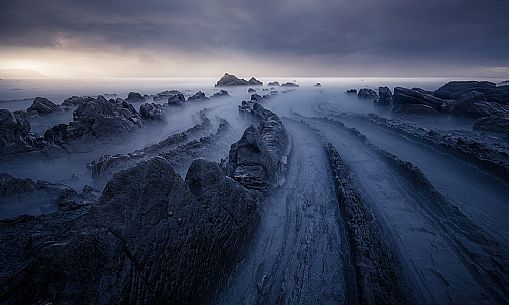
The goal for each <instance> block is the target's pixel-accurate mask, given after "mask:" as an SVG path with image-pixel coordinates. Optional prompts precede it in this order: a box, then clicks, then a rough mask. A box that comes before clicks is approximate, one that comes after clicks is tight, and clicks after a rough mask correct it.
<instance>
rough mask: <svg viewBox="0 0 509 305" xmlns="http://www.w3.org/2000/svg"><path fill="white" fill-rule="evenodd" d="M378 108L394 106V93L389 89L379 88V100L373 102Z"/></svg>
mask: <svg viewBox="0 0 509 305" xmlns="http://www.w3.org/2000/svg"><path fill="white" fill-rule="evenodd" d="M373 103H374V105H376V106H383V107H386V106H391V105H392V92H391V90H390V89H389V88H388V87H379V88H378V98H376V99H375V100H374V101H373Z"/></svg>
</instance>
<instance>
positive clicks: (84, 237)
mask: <svg viewBox="0 0 509 305" xmlns="http://www.w3.org/2000/svg"><path fill="white" fill-rule="evenodd" d="M257 219H258V211H257V204H256V199H255V197H254V196H253V195H252V194H251V192H250V191H248V190H246V189H245V188H243V187H242V186H241V185H240V184H239V183H238V182H236V181H235V180H233V179H231V178H229V177H225V176H224V174H223V173H222V170H221V168H220V167H219V166H218V165H217V164H215V163H211V162H208V161H205V160H197V161H195V162H193V163H192V164H191V166H190V168H189V171H188V174H187V176H186V181H183V180H182V178H181V177H180V176H179V175H178V174H177V173H176V172H175V171H174V170H173V169H172V168H171V167H170V165H169V163H168V162H167V161H166V160H164V159H163V158H159V157H158V158H153V159H150V160H148V161H145V162H143V163H141V164H139V165H137V166H135V167H133V168H131V169H129V170H126V171H122V172H120V173H118V174H116V175H115V176H114V177H113V178H112V179H111V180H110V181H109V182H108V184H107V185H106V187H105V189H104V191H103V193H102V195H101V197H100V199H99V202H98V203H97V204H94V205H91V206H89V207H87V208H83V209H79V210H70V211H61V212H59V213H55V214H51V215H48V216H46V217H32V218H27V217H25V218H20V219H17V220H15V221H8V222H5V221H4V222H3V223H1V225H0V234H1V236H2V237H3V238H2V239H0V249H2V251H0V262H1V264H0V271H1V273H2V277H0V285H1V287H2V301H3V302H5V303H6V304H41V303H52V304H98V305H103V304H128V303H134V304H139V305H144V304H147V305H148V304H161V303H168V304H202V303H204V302H205V301H206V300H207V299H208V298H209V297H210V294H211V293H212V292H213V290H214V288H216V287H217V286H218V283H220V282H221V281H222V280H224V277H225V276H226V275H227V274H228V272H229V271H230V270H231V269H232V267H233V266H234V264H235V261H237V260H238V259H239V256H240V254H241V253H242V251H241V250H242V249H243V247H244V246H245V245H246V244H247V242H246V241H247V240H248V239H249V238H250V237H251V236H252V234H253V228H254V224H256V221H257Z"/></svg>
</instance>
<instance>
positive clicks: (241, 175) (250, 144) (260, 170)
mask: <svg viewBox="0 0 509 305" xmlns="http://www.w3.org/2000/svg"><path fill="white" fill-rule="evenodd" d="M226 171H227V174H228V175H229V176H230V177H232V178H233V179H235V180H237V181H239V182H240V184H242V185H243V186H244V187H246V188H248V189H254V190H259V191H264V190H266V189H268V188H270V187H271V186H272V184H273V183H274V178H275V175H276V166H275V165H274V163H273V161H272V158H271V156H270V154H269V152H268V150H267V148H266V146H265V145H264V143H263V141H262V136H261V134H260V132H259V131H258V129H257V128H256V127H254V126H253V125H251V126H250V127H249V128H247V129H246V130H245V131H244V134H243V135H242V138H241V139H240V140H239V141H238V142H237V143H235V144H233V145H232V147H231V149H230V154H229V156H228V164H227V169H226Z"/></svg>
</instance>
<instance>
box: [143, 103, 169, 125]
mask: <svg viewBox="0 0 509 305" xmlns="http://www.w3.org/2000/svg"><path fill="white" fill-rule="evenodd" d="M140 116H141V118H142V119H144V120H147V121H159V122H165V121H166V115H165V114H164V112H163V106H162V105H160V104H156V103H145V104H142V105H141V106H140Z"/></svg>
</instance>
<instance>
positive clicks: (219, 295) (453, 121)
mask: <svg viewBox="0 0 509 305" xmlns="http://www.w3.org/2000/svg"><path fill="white" fill-rule="evenodd" d="M260 80H262V81H263V82H264V83H268V82H270V81H274V80H277V81H279V82H280V83H284V82H287V81H289V82H293V81H295V82H296V83H297V84H299V85H300V87H299V88H287V87H275V88H271V87H268V86H263V87H253V88H254V89H255V90H256V93H257V94H260V95H270V97H267V98H264V99H263V100H262V101H261V102H260V103H261V104H262V105H263V107H265V108H266V109H270V110H271V111H272V112H274V113H275V114H277V115H278V116H279V117H280V118H281V119H282V120H283V122H284V125H285V127H286V130H287V132H288V135H289V138H290V140H291V143H292V149H291V150H292V152H291V154H290V161H289V169H288V173H287V177H286V178H285V184H283V185H282V186H281V187H280V188H279V189H278V190H277V191H275V192H274V193H273V194H271V195H270V196H268V197H267V198H265V199H264V201H263V204H262V205H261V207H260V210H261V224H260V226H259V228H258V229H257V231H256V235H255V236H254V238H253V241H252V243H251V244H250V248H249V249H250V250H249V251H248V253H247V254H246V257H245V259H244V260H242V262H241V263H239V265H238V266H237V267H236V268H235V270H234V272H232V274H231V275H229V276H228V281H227V284H225V286H224V287H222V289H218V290H217V291H216V293H215V294H214V297H213V298H212V299H211V303H212V304H238V303H247V304H251V303H253V304H254V303H259V302H263V301H267V302H270V301H271V300H274V299H277V298H280V297H281V296H280V295H279V293H280V290H281V289H283V288H282V287H285V288H284V289H289V290H292V291H297V290H299V293H303V295H305V297H303V298H304V299H303V300H304V303H310V301H311V300H322V301H323V302H319V303H320V304H322V303H323V304H327V303H331V304H332V303H337V302H342V301H345V300H347V299H348V298H349V296H348V292H347V289H346V288H345V287H346V286H347V284H346V282H343V277H344V276H345V275H344V273H346V272H347V269H348V268H349V266H348V262H347V261H346V260H343V258H341V260H337V258H338V257H342V256H343V255H344V251H345V250H344V247H346V243H347V241H346V239H347V236H346V233H345V227H344V220H342V218H343V217H344V215H343V214H342V213H341V212H340V211H339V203H338V201H337V198H336V196H335V190H334V187H333V182H332V176H331V173H330V165H329V160H328V159H327V156H326V154H325V152H324V148H323V147H324V145H325V144H326V143H331V144H332V145H333V147H334V148H335V149H336V150H337V151H338V152H339V154H340V155H341V157H342V158H343V159H344V161H345V162H346V164H348V166H349V168H350V170H351V171H352V181H353V182H352V183H353V185H354V186H355V187H356V189H357V190H358V192H359V194H361V196H362V197H363V199H364V200H365V202H366V205H367V206H368V207H369V208H370V209H371V210H372V211H373V214H374V215H375V218H376V219H377V221H380V223H381V224H382V226H383V227H384V228H385V229H384V230H386V232H385V234H388V236H390V237H391V238H393V239H394V245H393V246H394V249H395V252H396V253H397V254H398V255H399V256H400V257H401V260H402V266H403V269H404V272H405V274H406V275H408V278H409V281H411V283H412V285H413V286H414V287H419V288H418V295H419V298H422V300H425V301H424V303H427V302H431V300H438V302H439V303H442V301H445V300H450V299H452V300H454V302H452V303H454V304H458V303H460V302H461V301H462V300H468V299H469V298H471V299H472V300H475V302H477V301H482V299H483V295H484V290H483V289H485V288H480V287H481V286H480V284H479V282H478V281H479V279H478V278H476V276H475V274H473V272H472V270H471V269H470V267H469V266H467V265H465V261H467V264H468V262H470V259H471V257H469V256H468V255H467V254H466V252H465V251H463V250H461V249H462V247H463V248H468V251H470V252H471V253H475V255H478V256H479V257H483V258H486V255H487V256H489V255H490V251H491V250H489V249H492V248H490V247H494V248H496V249H497V251H501V252H502V253H507V251H508V250H509V237H508V236H509V225H508V223H507V221H506V219H505V218H506V217H505V216H506V215H509V205H508V202H507V199H508V198H509V185H508V184H507V181H506V180H504V179H501V178H500V177H498V176H496V175H493V174H492V173H491V172H489V171H486V170H485V169H483V168H481V167H479V166H478V165H476V164H473V163H470V162H468V161H466V160H464V159H461V158H458V157H457V156H455V155H453V154H451V153H449V152H447V151H443V150H440V149H438V148H436V147H434V146H432V145H430V144H428V143H426V142H424V141H420V140H419V139H416V138H412V137H411V136H409V135H408V134H404V133H402V132H398V131H397V130H394V129H390V128H387V126H381V125H377V124H375V123H373V122H372V121H369V117H370V116H369V115H374V117H377V118H382V119H389V121H391V122H397V124H400V125H403V126H413V127H412V128H414V127H415V128H422V129H423V130H436V131H441V132H444V133H445V134H454V135H466V136H469V135H470V134H471V133H472V126H473V121H474V120H473V119H469V118H459V117H455V116H451V115H434V116H418V115H413V116H401V115H399V116H397V115H394V114H393V113H392V112H391V111H390V109H389V110H388V109H383V108H379V107H375V106H374V105H373V101H372V100H364V99H359V98H357V96H356V95H348V94H346V93H345V91H346V90H347V89H351V88H354V89H360V88H371V89H374V90H375V91H376V90H377V89H378V87H379V86H387V87H389V88H390V89H391V91H392V90H393V89H394V87H397V86H402V87H406V88H413V87H419V88H423V89H425V90H436V89H437V88H439V87H440V86H442V85H443V84H444V83H445V82H447V81H448V80H447V79H431V78H427V79H418V78H414V79H404V78H394V79H388V78H385V79H374V78H366V79H340V78H330V79H328V78H322V79H315V78H297V79H284V78H260ZM214 82H215V80H214V79H108V80H51V79H46V80H20V81H13V80H1V81H0V100H1V101H0V108H7V109H9V110H10V111H16V110H25V109H26V108H27V107H29V106H30V105H31V103H32V101H33V98H34V97H37V96H41V97H46V98H48V99H50V100H51V101H53V102H55V103H57V104H61V103H62V102H63V101H64V99H65V98H67V97H70V96H74V95H77V96H92V97H96V96H98V95H104V96H105V97H106V98H107V99H109V98H114V99H115V98H117V97H119V98H126V97H127V95H128V93H129V92H131V91H133V92H138V93H140V94H141V95H146V96H147V102H152V97H151V95H153V94H156V93H159V92H162V91H165V90H179V91H181V92H183V93H184V95H185V97H186V98H188V97H189V96H192V95H193V94H195V93H196V92H198V91H202V92H204V93H205V94H206V96H211V95H212V94H214V93H216V92H218V91H219V90H220V89H219V88H214V86H213V84H214ZM317 82H320V83H321V85H322V87H313V85H314V84H316V83H317ZM248 88H249V86H246V87H231V88H225V89H226V90H228V92H229V95H230V96H227V97H220V98H211V99H209V100H206V101H196V102H187V103H186V104H185V105H182V106H175V107H167V108H165V110H164V113H165V115H166V120H165V122H164V124H158V123H153V124H152V123H150V124H146V125H145V127H143V128H141V129H139V130H137V131H136V132H134V133H133V134H132V135H129V136H126V137H124V138H122V139H121V140H120V141H115V142H111V143H108V142H104V143H91V144H90V145H84V146H83V147H82V151H78V152H74V153H71V154H68V155H66V156H64V157H58V158H54V159H51V160H34V159H21V160H16V161H8V162H4V161H2V162H1V163H0V167H1V170H0V172H2V173H7V174H10V175H12V176H14V177H17V178H31V179H34V180H44V181H48V182H52V183H63V184H66V185H68V186H70V187H72V188H74V189H75V190H77V191H78V192H79V191H81V189H82V188H83V187H84V186H85V185H90V186H92V187H94V188H96V189H98V190H99V191H101V190H102V189H103V188H104V186H105V183H106V182H107V180H106V181H99V180H96V179H93V178H92V173H91V172H90V168H89V167H88V165H89V164H90V163H91V162H92V161H94V160H95V161H97V160H99V159H100V158H101V157H102V156H104V155H115V154H130V153H133V152H135V151H137V150H142V149H144V148H146V147H148V146H150V145H154V144H157V143H159V142H161V141H163V140H165V139H166V138H168V137H170V136H172V135H175V134H177V133H180V132H184V131H186V130H188V129H190V128H192V127H193V126H197V125H199V124H200V123H202V122H201V120H202V119H201V117H200V111H204V113H205V114H206V116H207V117H208V119H209V120H210V122H211V124H212V126H211V128H210V130H207V131H204V132H202V133H199V134H197V135H195V136H193V137H194V138H190V139H189V140H188V142H190V141H192V140H199V139H200V137H205V136H209V135H211V134H215V133H216V132H217V130H218V128H219V127H220V122H221V120H226V121H227V122H228V124H229V126H230V129H229V131H228V132H227V133H226V134H225V135H221V136H218V137H219V138H220V140H218V143H220V144H219V145H218V144H217V143H216V146H213V145H211V146H210V147H213V148H208V150H206V149H205V150H203V151H201V154H202V155H200V156H203V157H206V158H207V159H209V160H211V161H215V162H218V163H219V162H221V160H222V159H226V158H227V157H228V152H229V150H230V145H231V144H233V143H235V142H236V141H238V139H240V137H241V136H242V134H243V133H244V130H245V129H246V128H247V127H248V126H249V125H250V124H251V123H252V122H253V121H252V120H251V119H250V118H248V117H247V116H246V114H242V113H240V112H239V108H238V106H239V105H240V104H241V102H242V101H243V100H250V98H251V94H252V93H248V91H247V90H248ZM271 91H278V93H277V94H272V95H271ZM156 103H160V104H166V101H156ZM133 106H134V107H135V108H136V109H138V110H139V107H140V104H139V103H134V104H133ZM74 109H75V108H73V107H71V108H70V109H68V110H66V111H62V112H60V113H57V114H52V115H49V116H34V117H30V118H29V121H30V124H31V131H32V132H33V133H34V134H37V135H43V134H44V132H45V130H47V129H48V128H50V127H52V126H54V125H56V124H60V123H69V122H71V121H72V119H73V111H74ZM392 120H394V121H392ZM353 128H355V130H356V132H358V133H359V134H361V135H362V136H365V139H366V140H365V141H367V142H369V143H371V144H370V145H373V146H374V147H376V149H379V150H381V151H383V152H384V153H387V154H392V155H393V156H395V157H396V158H399V159H400V160H402V161H403V162H410V163H411V164H412V166H415V167H416V168H418V169H419V170H420V171H422V173H423V175H424V176H425V177H426V179H429V182H430V185H432V188H433V190H436V192H438V193H439V194H440V196H443V197H439V198H440V199H439V200H443V202H445V203H446V204H447V207H445V208H444V210H436V209H434V208H433V207H434V206H435V205H436V201H435V199H433V197H430V196H431V195H430V194H435V193H433V192H434V191H429V190H421V189H418V188H416V187H415V184H414V182H413V181H412V179H411V178H409V177H408V176H405V174H404V173H402V172H401V170H398V169H395V168H394V167H392V166H391V165H390V163H389V162H388V161H387V160H386V159H384V157H382V155H380V154H378V153H376V151H375V150H374V149H373V148H372V146H369V145H366V143H363V142H362V141H360V140H359V138H358V137H356V136H355V133H353V132H352V129H353ZM484 137H485V138H486V140H489V141H492V142H494V143H498V144H500V145H501V146H505V147H507V146H509V141H508V139H507V138H505V137H499V136H495V135H492V134H489V135H485V136H484ZM203 154H205V155H203ZM186 160H187V159H186ZM186 162H188V161H183V162H181V164H177V165H180V166H181V167H180V168H176V169H175V170H176V172H177V173H178V174H179V175H180V176H181V177H182V178H185V175H186V172H187V166H188V163H186ZM406 174H408V173H406ZM435 195H436V194H435ZM51 196H52V195H51V194H49V195H48V197H40V198H34V197H30V196H28V195H27V196H26V197H23V198H18V199H19V200H21V201H25V202H27V204H26V205H12V204H11V205H9V204H3V206H2V207H1V209H0V213H1V214H0V216H1V217H2V218H10V217H14V216H17V215H21V214H29V215H39V214H47V213H52V212H55V211H56V209H57V207H55V206H48V204H47V202H48V200H51V199H52V198H50V197H51ZM445 203H441V204H445ZM444 211H445V212H444ZM449 222H453V223H454V224H456V225H450V224H449ZM472 228H477V229H476V230H473V231H468V230H472ZM462 230H463V231H462ZM462 232H463V233H464V234H465V235H466V236H467V237H461V238H460V237H458V236H459V235H461V234H463V233H462ZM465 232H466V233H465ZM476 234H480V235H479V236H482V238H484V239H483V240H484V242H483V244H478V240H476V238H477V237H476V236H477V235H476ZM303 241H305V242H303ZM487 249H488V250H487ZM306 251H309V253H308V252H306ZM300 268H303V269H302V270H307V271H306V272H308V273H305V272H304V271H302V270H301V269H300ZM306 268H307V269H306ZM483 268H484V266H483ZM255 270H256V272H255ZM299 272H300V273H299ZM302 272H304V273H303V274H304V275H301V273H302ZM300 276H302V277H303V278H301V277H300ZM305 276H309V277H312V278H313V279H314V281H311V280H310V281H309V282H308V283H306V281H305V280H304V277H305ZM331 278H332V279H334V281H330V279H331ZM303 283H304V284H303ZM299 285H300V286H299ZM318 286H320V287H321V288H319V287H318ZM322 288H323V290H326V291H327V296H329V298H324V299H321V298H323V295H322V294H321V289H322ZM260 289H262V290H263V291H264V293H263V294H260V293H259V290H260ZM286 297H287V299H286V300H287V301H288V300H290V301H295V299H294V296H286ZM308 301H309V302H308ZM467 303H469V302H467ZM488 303H489V302H488Z"/></svg>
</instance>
